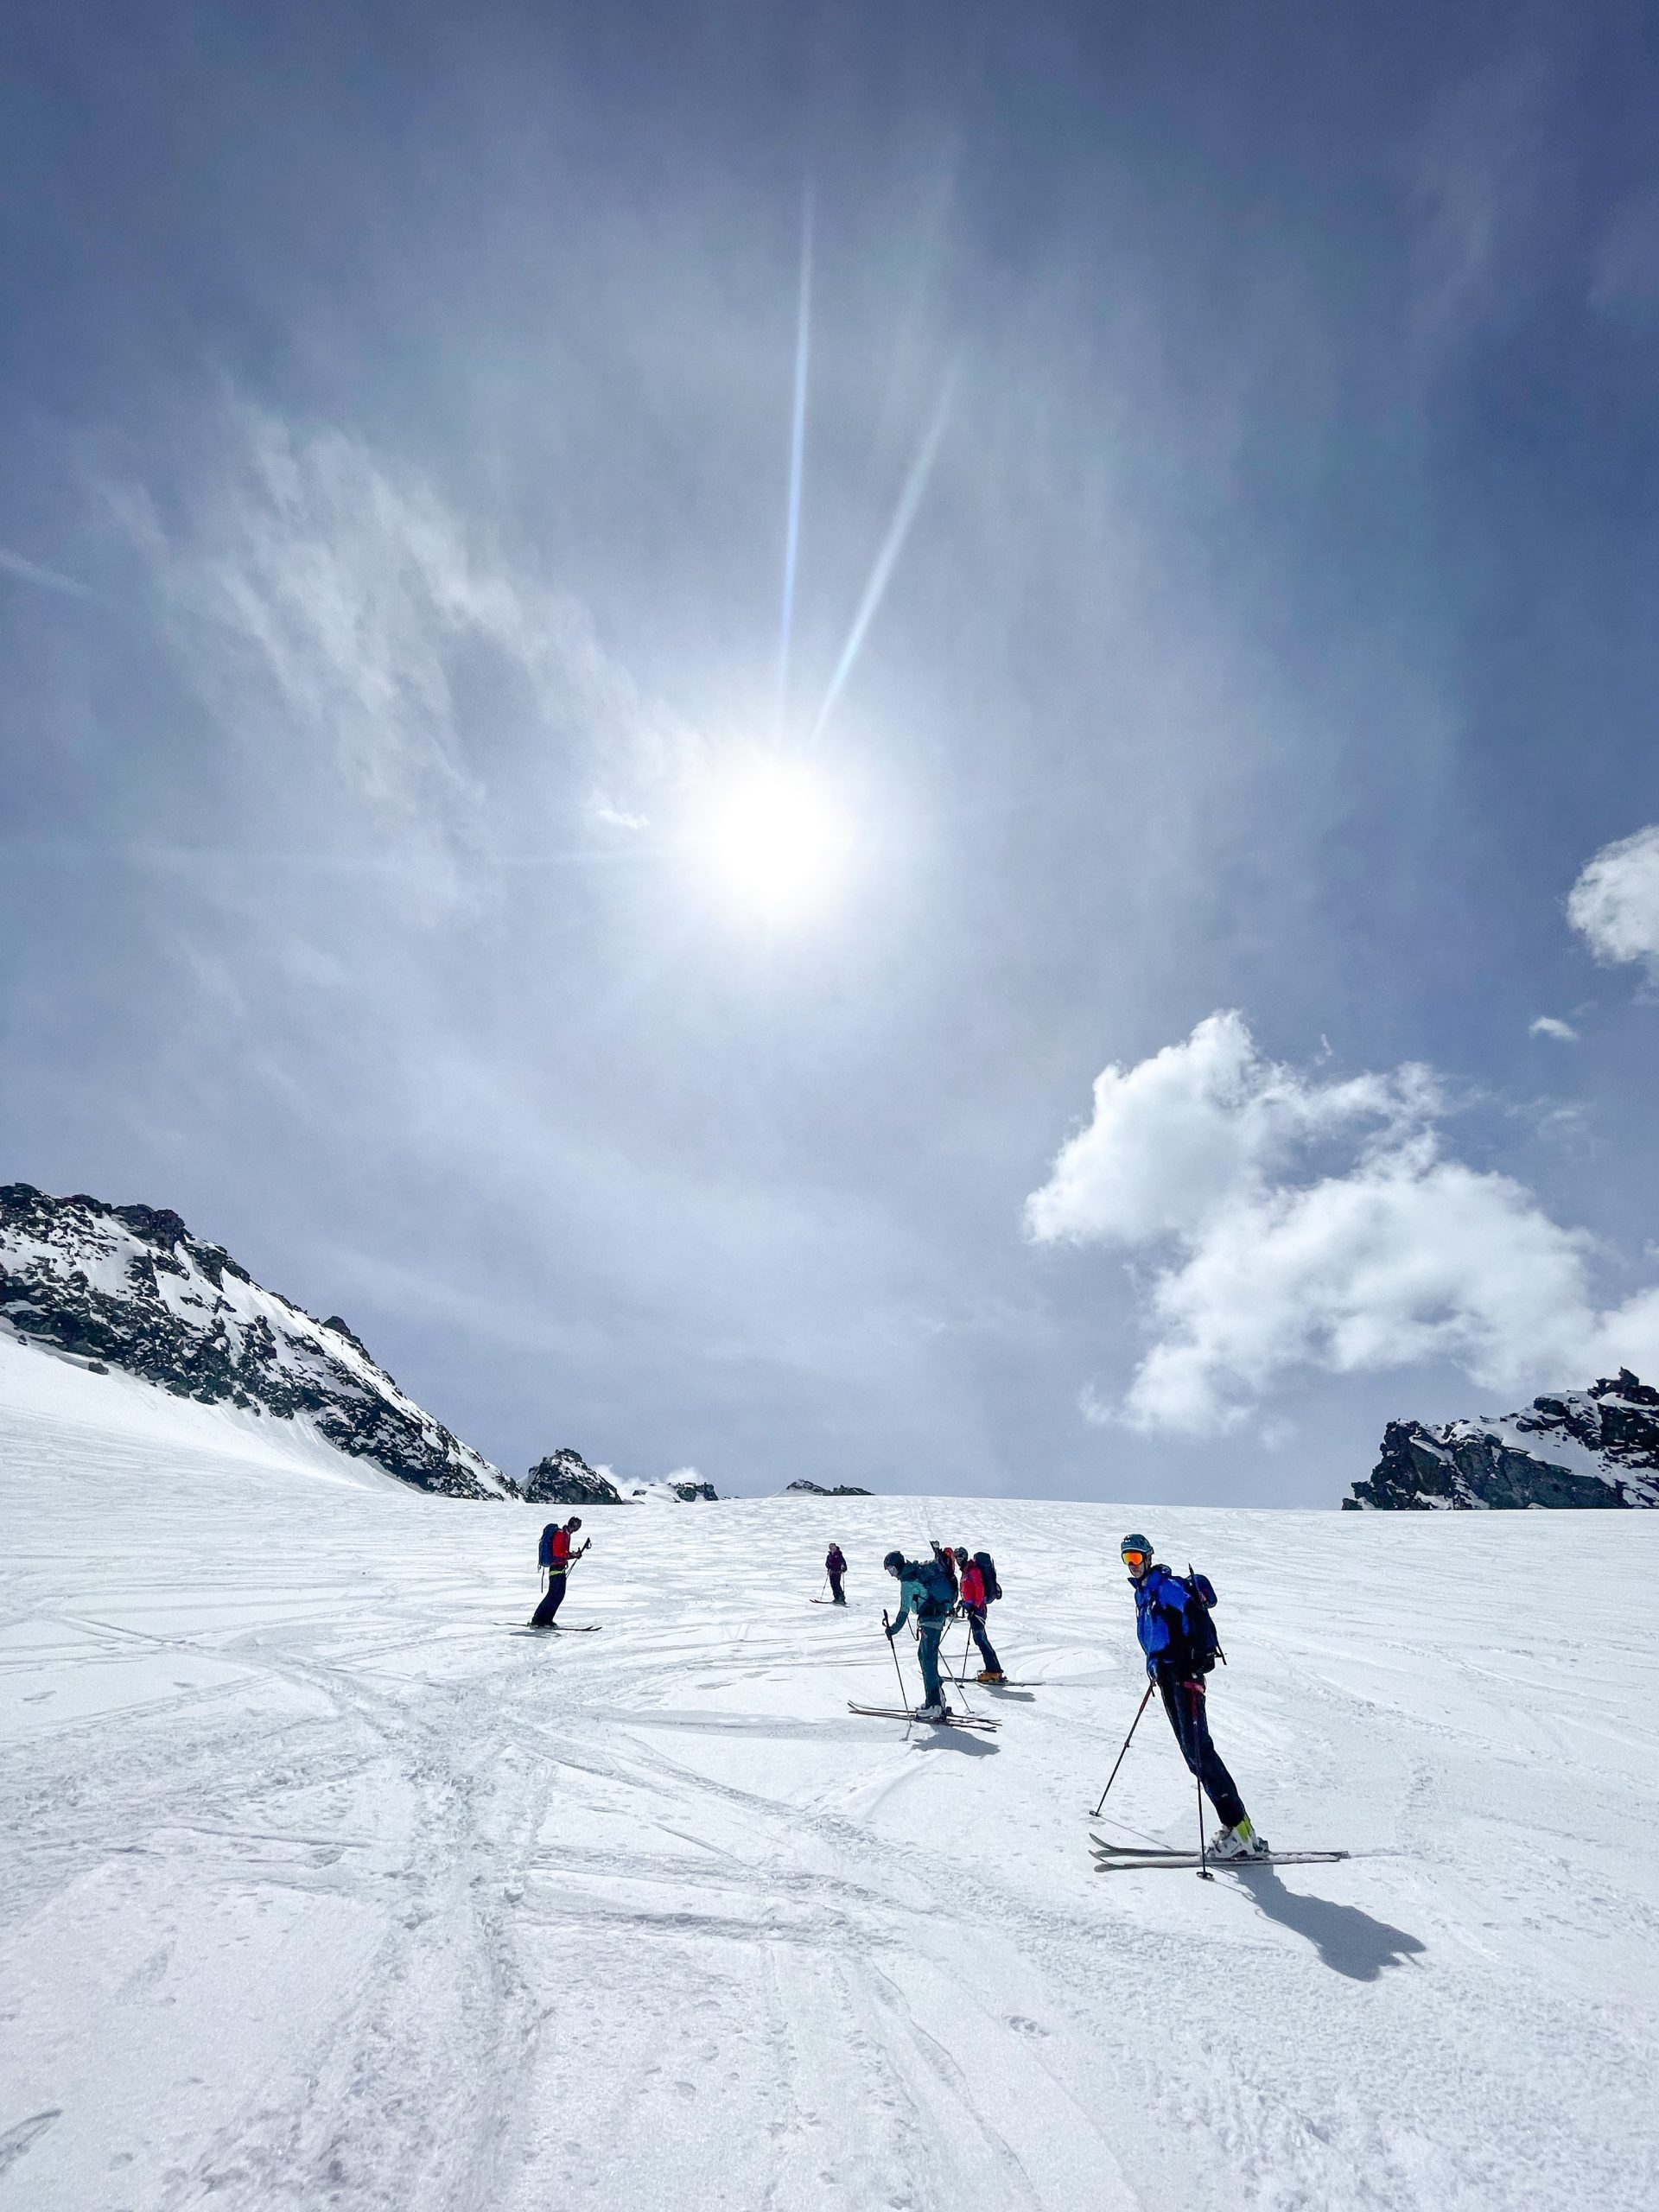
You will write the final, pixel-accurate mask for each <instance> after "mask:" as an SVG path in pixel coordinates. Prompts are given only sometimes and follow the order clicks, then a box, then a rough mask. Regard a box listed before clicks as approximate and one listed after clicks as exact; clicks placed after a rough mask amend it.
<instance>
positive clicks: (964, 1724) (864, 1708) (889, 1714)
mask: <svg viewBox="0 0 1659 2212" xmlns="http://www.w3.org/2000/svg"><path fill="white" fill-rule="evenodd" d="M847 1710H848V1712H849V1713H861V1714H862V1715H863V1716H864V1718H865V1719H868V1720H907V1721H911V1722H913V1723H916V1724H918V1725H919V1726H922V1727H924V1728H980V1729H983V1730H984V1731H985V1732H986V1733H987V1734H988V1735H992V1736H994V1735H995V1733H996V1732H997V1728H998V1726H1000V1723H998V1722H997V1721H995V1720H987V1719H983V1718H982V1715H980V1714H979V1713H953V1712H948V1711H947V1712H946V1713H945V1714H944V1718H943V1719H939V1720H925V1719H922V1716H921V1715H920V1714H919V1713H910V1712H907V1711H906V1708H905V1707H903V1706H902V1705H855V1704H853V1703H852V1701H851V1700H850V1699H849V1701H848V1706H847Z"/></svg>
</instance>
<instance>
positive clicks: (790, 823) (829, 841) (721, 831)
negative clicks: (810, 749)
mask: <svg viewBox="0 0 1659 2212" xmlns="http://www.w3.org/2000/svg"><path fill="white" fill-rule="evenodd" d="M692 812H693V823H692V832H691V835H692V842H693V844H694V846H695V848H696V851H697V855H698V857H699V861H700V862H701V864H702V868H704V870H705V871H706V872H707V874H709V876H710V877H711V878H712V880H713V881H714V882H715V884H716V886H717V887H719V889H720V891H721V893H722V895H723V896H724V897H725V898H726V899H727V900H728V903H729V904H730V905H732V906H734V907H735V908H736V909H737V910H738V911H739V912H742V913H745V914H747V915H750V916H753V917H754V918H758V919H761V920H765V921H767V922H774V923H782V922H791V921H798V920H800V919H802V918H804V917H805V916H806V915H808V914H810V913H811V912H816V911H817V910H820V909H822V908H823V906H826V905H827V904H828V903H829V900H830V899H833V897H834V896H835V894H836V892H837V891H838V890H839V889H840V887H841V886H842V882H843V880H844V879H845V876H846V874H847V869H848V865H849V861H850V860H851V857H852V851H853V835H852V825H851V823H850V822H849V819H848V817H847V816H846V814H845V812H844V811H843V810H842V807H841V805H840V804H839V803H838V802H837V800H836V798H835V796H834V794H833V793H832V791H830V789H829V785H828V784H827V782H826V780H825V779H824V778H823V775H822V774H821V773H820V772H819V771H818V770H817V767H816V766H814V765H813V763H812V762H810V760H803V759H801V758H799V757H798V755H791V754H785V753H777V752H772V751H762V750H759V749H755V750H748V749H745V750H742V751H736V752H733V753H728V754H727V755H726V756H724V757H723V758H722V759H721V760H719V761H718V762H716V763H715V764H714V765H713V766H711V767H710V768H709V772H708V773H707V776H706V778H705V779H704V780H703V782H702V786H701V788H700V789H699V790H698V791H697V792H696V797H695V798H694V802H693V809H692Z"/></svg>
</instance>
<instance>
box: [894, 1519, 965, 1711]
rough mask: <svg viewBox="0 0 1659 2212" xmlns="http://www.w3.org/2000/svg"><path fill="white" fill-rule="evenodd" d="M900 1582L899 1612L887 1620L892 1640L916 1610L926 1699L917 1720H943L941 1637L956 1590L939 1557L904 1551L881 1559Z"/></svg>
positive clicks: (954, 1599)
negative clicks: (913, 1556) (914, 1555)
mask: <svg viewBox="0 0 1659 2212" xmlns="http://www.w3.org/2000/svg"><path fill="white" fill-rule="evenodd" d="M881 1564H882V1566H883V1567H886V1569H887V1573H889V1574H891V1575H893V1576H895V1577H896V1578H897V1580H898V1583H899V1611H898V1615H897V1617H896V1618H894V1619H893V1620H891V1621H889V1622H888V1623H887V1641H888V1643H892V1641H893V1637H895V1636H897V1635H898V1633H899V1630H900V1629H901V1628H903V1626H904V1624H905V1623H906V1621H907V1620H908V1619H909V1618H910V1616H911V1614H912V1612H913V1613H914V1614H915V1616H916V1633H917V1648H916V1656H917V1657H918V1659H919V1660H920V1662H921V1668H922V1690H923V1693H924V1698H925V1702H924V1703H923V1704H921V1705H919V1706H918V1707H917V1709H916V1718H917V1719H918V1720H943V1719H944V1715H945V1710H946V1708H945V1702H944V1688H943V1686H942V1685H941V1683H940V1681H939V1638H940V1637H942V1636H943V1635H944V1624H945V1623H946V1622H947V1621H948V1620H949V1619H950V1609H951V1607H952V1606H953V1605H955V1603H956V1597H957V1593H956V1591H955V1590H954V1588H953V1587H952V1586H951V1582H950V1576H949V1575H948V1574H947V1573H945V1571H944V1568H943V1567H941V1566H940V1565H939V1563H938V1560H933V1559H930V1560H909V1559H906V1557H905V1555H904V1554H903V1553H902V1552H889V1553H888V1554H887V1557H886V1558H885V1559H884V1560H882V1562H881Z"/></svg>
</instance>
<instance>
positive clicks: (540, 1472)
mask: <svg viewBox="0 0 1659 2212" xmlns="http://www.w3.org/2000/svg"><path fill="white" fill-rule="evenodd" d="M524 1496H525V1497H527V1498H528V1499H529V1500H530V1502H531V1504H532V1505H621V1504H623V1503H625V1502H626V1501H625V1500H624V1498H623V1496H622V1493H621V1491H619V1490H618V1488H617V1486H616V1484H614V1483H613V1482H612V1481H611V1480H610V1479H609V1478H608V1477H607V1476H605V1475H601V1473H600V1471H599V1470H598V1469H597V1468H596V1467H590V1466H589V1465H588V1462H587V1461H586V1460H585V1459H583V1458H582V1454H581V1452H575V1451H572V1450H571V1448H570V1446H569V1445H568V1444H564V1445H561V1446H560V1447H559V1449H558V1450H557V1451H556V1452H549V1453H548V1455H547V1457H546V1459H538V1460H537V1462H536V1465H534V1466H533V1467H532V1468H531V1471H530V1472H529V1474H527V1475H526V1476H525V1478H524Z"/></svg>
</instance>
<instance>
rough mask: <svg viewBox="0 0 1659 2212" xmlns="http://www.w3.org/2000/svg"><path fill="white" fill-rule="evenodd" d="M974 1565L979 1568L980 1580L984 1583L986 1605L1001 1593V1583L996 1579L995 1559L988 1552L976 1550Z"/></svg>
mask: <svg viewBox="0 0 1659 2212" xmlns="http://www.w3.org/2000/svg"><path fill="white" fill-rule="evenodd" d="M974 1565H975V1566H976V1567H977V1568H978V1569H979V1574H980V1580H981V1581H982V1582H983V1583H984V1585H985V1602H986V1604H987V1605H990V1604H991V1603H992V1602H993V1601H994V1600H995V1599H998V1598H1000V1597H1001V1595H1002V1585H1001V1583H1000V1582H999V1581H998V1580H997V1579H996V1561H995V1560H994V1559H993V1558H992V1557H991V1555H990V1554H989V1552H976V1553H975V1554H974Z"/></svg>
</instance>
